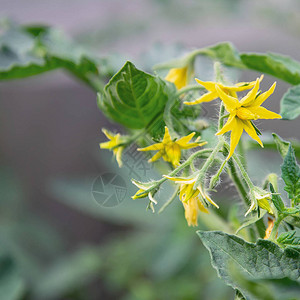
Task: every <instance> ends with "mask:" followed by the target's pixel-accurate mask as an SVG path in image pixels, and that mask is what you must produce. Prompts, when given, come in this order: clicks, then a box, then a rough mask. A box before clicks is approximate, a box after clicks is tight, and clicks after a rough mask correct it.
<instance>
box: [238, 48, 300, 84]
mask: <svg viewBox="0 0 300 300" xmlns="http://www.w3.org/2000/svg"><path fill="white" fill-rule="evenodd" d="M240 57H241V60H242V62H243V63H244V64H245V66H246V67H247V68H248V69H252V70H256V71H259V72H262V73H266V74H269V75H272V76H274V77H277V78H280V79H282V80H284V81H286V82H289V83H291V84H299V83H300V63H299V62H298V61H296V60H294V59H292V58H290V57H288V56H285V55H280V54H275V53H264V54H259V53H242V54H241V55H240Z"/></svg>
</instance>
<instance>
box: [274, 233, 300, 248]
mask: <svg viewBox="0 0 300 300" xmlns="http://www.w3.org/2000/svg"><path fill="white" fill-rule="evenodd" d="M295 235H296V231H295V230H293V231H288V232H283V233H282V234H281V235H280V236H279V237H278V238H277V242H278V243H279V244H281V245H283V246H285V247H287V246H289V247H292V248H297V249H300V237H296V236H295Z"/></svg>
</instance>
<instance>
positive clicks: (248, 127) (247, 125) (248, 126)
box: [242, 121, 264, 147]
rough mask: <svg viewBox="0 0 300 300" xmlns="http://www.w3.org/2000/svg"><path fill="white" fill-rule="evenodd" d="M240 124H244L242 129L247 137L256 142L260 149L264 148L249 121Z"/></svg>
mask: <svg viewBox="0 0 300 300" xmlns="http://www.w3.org/2000/svg"><path fill="white" fill-rule="evenodd" d="M242 122H243V123H244V129H245V131H246V132H247V133H248V134H249V136H250V137H251V138H253V139H254V140H255V141H257V142H258V143H259V144H260V145H261V146H262V147H264V145H263V143H262V141H261V140H260V138H259V137H258V135H257V133H256V130H255V129H254V127H253V126H252V124H251V123H250V121H242Z"/></svg>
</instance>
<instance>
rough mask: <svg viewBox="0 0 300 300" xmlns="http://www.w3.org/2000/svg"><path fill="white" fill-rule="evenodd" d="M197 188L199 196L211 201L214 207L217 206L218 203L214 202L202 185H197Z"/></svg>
mask: <svg viewBox="0 0 300 300" xmlns="http://www.w3.org/2000/svg"><path fill="white" fill-rule="evenodd" d="M198 190H199V192H200V194H201V196H202V197H203V198H204V199H205V200H206V201H208V202H209V203H211V204H212V205H214V206H215V207H216V208H219V205H218V204H216V203H215V202H214V201H213V200H212V199H211V198H210V197H209V196H208V195H207V194H206V193H205V192H204V191H203V189H202V187H198Z"/></svg>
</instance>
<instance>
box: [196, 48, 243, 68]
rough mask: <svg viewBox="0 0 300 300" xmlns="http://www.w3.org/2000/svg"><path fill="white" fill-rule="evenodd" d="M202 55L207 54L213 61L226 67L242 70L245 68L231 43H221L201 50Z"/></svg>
mask: <svg viewBox="0 0 300 300" xmlns="http://www.w3.org/2000/svg"><path fill="white" fill-rule="evenodd" d="M200 53H201V54H206V55H208V56H209V57H210V58H212V59H215V60H219V61H222V62H223V63H224V64H225V65H229V66H233V67H237V68H241V69H244V68H245V65H244V64H243V62H242V61H241V58H240V56H239V53H238V51H237V49H236V48H235V47H234V45H233V44H231V43H229V42H225V43H219V44H216V45H213V46H211V47H206V48H203V49H200Z"/></svg>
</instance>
